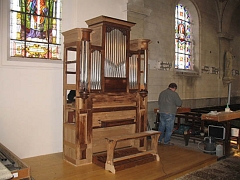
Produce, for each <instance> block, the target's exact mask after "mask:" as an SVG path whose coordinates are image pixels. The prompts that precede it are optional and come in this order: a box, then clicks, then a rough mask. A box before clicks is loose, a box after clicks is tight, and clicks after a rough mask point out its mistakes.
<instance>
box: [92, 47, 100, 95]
mask: <svg viewBox="0 0 240 180" xmlns="http://www.w3.org/2000/svg"><path fill="white" fill-rule="evenodd" d="M91 65H92V66H91V82H90V83H91V85H90V87H91V89H93V90H99V89H101V53H100V52H99V51H97V50H96V51H93V52H92V54H91Z"/></svg>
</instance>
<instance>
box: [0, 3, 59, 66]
mask: <svg viewBox="0 0 240 180" xmlns="http://www.w3.org/2000/svg"><path fill="white" fill-rule="evenodd" d="M3 7H4V8H3ZM0 22H1V24H0V30H1V32H3V33H1V34H0V40H1V42H2V44H6V46H1V47H0V51H1V53H0V58H1V62H2V63H1V65H2V66H16V67H37V68H54V69H55V68H57V69H59V68H62V64H63V41H62V34H61V46H60V48H61V52H62V53H61V56H60V57H61V59H60V60H49V59H38V58H25V57H24V58H22V57H11V56H10V1H0ZM61 28H62V26H61Z"/></svg>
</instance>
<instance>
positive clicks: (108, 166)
mask: <svg viewBox="0 0 240 180" xmlns="http://www.w3.org/2000/svg"><path fill="white" fill-rule="evenodd" d="M116 144H117V142H116V141H108V143H107V160H106V163H105V170H109V171H111V172H112V173H113V174H115V173H116V169H115V167H114V162H113V158H114V149H115V146H116Z"/></svg>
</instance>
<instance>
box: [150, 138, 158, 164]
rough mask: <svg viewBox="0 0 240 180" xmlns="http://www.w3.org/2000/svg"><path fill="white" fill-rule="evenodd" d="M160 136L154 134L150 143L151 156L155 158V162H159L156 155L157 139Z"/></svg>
mask: <svg viewBox="0 0 240 180" xmlns="http://www.w3.org/2000/svg"><path fill="white" fill-rule="evenodd" d="M159 136H160V134H155V135H153V136H152V141H151V148H152V150H153V152H154V153H153V155H155V156H156V160H157V161H159V160H160V157H159V155H158V139H159Z"/></svg>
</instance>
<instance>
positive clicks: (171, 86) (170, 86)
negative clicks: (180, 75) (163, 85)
mask: <svg viewBox="0 0 240 180" xmlns="http://www.w3.org/2000/svg"><path fill="white" fill-rule="evenodd" d="M168 87H169V88H176V89H177V84H176V83H170V84H169V86H168Z"/></svg>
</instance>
